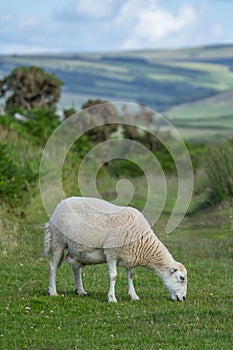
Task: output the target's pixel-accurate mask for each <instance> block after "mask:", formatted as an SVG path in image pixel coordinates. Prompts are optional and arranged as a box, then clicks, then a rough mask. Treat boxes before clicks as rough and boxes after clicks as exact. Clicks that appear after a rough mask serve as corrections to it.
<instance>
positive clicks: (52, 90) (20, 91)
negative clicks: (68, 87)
mask: <svg viewBox="0 0 233 350" xmlns="http://www.w3.org/2000/svg"><path fill="white" fill-rule="evenodd" d="M61 85H62V82H61V81H60V80H59V79H58V78H57V77H56V76H55V75H53V74H50V73H46V72H45V71H44V70H43V69H42V68H39V67H33V66H32V67H18V68H15V69H14V70H13V71H12V72H11V73H10V74H9V75H8V76H6V77H4V78H3V79H2V80H0V97H4V96H5V95H6V94H9V93H10V96H9V97H7V99H6V108H11V107H14V106H17V107H20V108H25V109H31V108H38V107H39V108H45V107H46V108H48V107H49V108H50V107H52V106H54V104H55V103H56V102H57V101H58V100H59V98H60V94H61Z"/></svg>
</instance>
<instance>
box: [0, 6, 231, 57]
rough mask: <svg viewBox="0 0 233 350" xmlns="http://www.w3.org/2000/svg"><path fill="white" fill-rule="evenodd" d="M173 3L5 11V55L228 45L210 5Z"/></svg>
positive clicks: (0, 21)
mask: <svg viewBox="0 0 233 350" xmlns="http://www.w3.org/2000/svg"><path fill="white" fill-rule="evenodd" d="M174 3H175V1H173V10H171V8H170V6H168V5H167V3H166V2H162V0H115V1H114V0H70V1H67V2H66V5H65V7H63V8H61V5H60V8H59V2H58V3H57V7H58V9H56V10H55V9H53V10H52V9H50V11H49V10H48V11H46V9H45V11H44V12H41V13H40V14H39V15H37V14H36V13H33V14H32V15H30V14H29V13H27V14H26V13H25V12H24V11H20V10H19V9H18V10H17V9H15V10H14V11H11V12H6V11H5V12H3V11H2V12H1V13H0V28H1V37H0V52H2V53H8V52H10V53H27V52H30V53H32V52H45V51H47V52H57V51H69V52H71V51H73V52H74V51H76V52H77V51H79V52H80V51H103V50H105V51H108V50H119V49H140V48H152V49H155V48H160V47H167V48H168V47H184V46H193V45H200V44H205V43H210V42H212V43H213V42H214V41H216V40H219V39H221V40H224V38H225V36H226V35H227V24H225V22H224V23H222V21H221V19H218V20H217V19H215V17H213V16H211V17H210V14H211V11H210V10H211V9H210V7H209V6H207V5H203V4H199V5H198V4H195V3H194V2H192V5H191V3H190V2H187V3H188V4H187V3H186V5H184V2H183V1H182V2H178V1H177V2H176V5H174ZM182 4H183V5H182ZM194 4H195V5H194ZM174 6H175V7H174ZM229 35H231V34H228V36H229Z"/></svg>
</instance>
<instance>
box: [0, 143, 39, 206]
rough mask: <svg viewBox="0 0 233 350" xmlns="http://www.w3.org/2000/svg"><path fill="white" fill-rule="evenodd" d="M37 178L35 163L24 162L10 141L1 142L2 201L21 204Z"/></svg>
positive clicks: (0, 186) (14, 204) (0, 182)
mask: <svg viewBox="0 0 233 350" xmlns="http://www.w3.org/2000/svg"><path fill="white" fill-rule="evenodd" d="M32 163H33V162H32ZM36 178H37V170H36V167H34V166H33V164H31V163H29V162H28V163H22V161H21V160H20V157H19V156H18V155H17V152H16V151H15V150H14V149H13V148H12V147H11V146H10V145H9V144H8V143H6V142H4V143H0V200H1V201H3V202H5V203H7V204H9V205H10V206H11V207H16V206H19V205H20V204H21V203H22V199H23V197H24V195H25V193H26V192H27V191H28V189H29V188H30V185H31V184H32V183H34V182H35V180H36Z"/></svg>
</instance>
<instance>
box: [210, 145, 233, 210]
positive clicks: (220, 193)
mask: <svg viewBox="0 0 233 350" xmlns="http://www.w3.org/2000/svg"><path fill="white" fill-rule="evenodd" d="M204 162H205V164H204V166H205V170H206V174H207V178H208V196H207V201H208V203H210V204H217V203H221V202H224V201H227V200H231V199H232V198H233V141H232V140H231V141H225V142H223V143H222V144H220V145H218V146H214V147H213V146H212V147H209V148H208V150H207V151H206V153H205V157H204Z"/></svg>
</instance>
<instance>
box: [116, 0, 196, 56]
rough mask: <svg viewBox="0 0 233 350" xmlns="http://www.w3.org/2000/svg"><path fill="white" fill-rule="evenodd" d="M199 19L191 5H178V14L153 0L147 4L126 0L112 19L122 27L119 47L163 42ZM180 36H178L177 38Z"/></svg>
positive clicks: (174, 37) (187, 28)
mask: <svg viewBox="0 0 233 350" xmlns="http://www.w3.org/2000/svg"><path fill="white" fill-rule="evenodd" d="M197 21H198V13H197V11H196V10H195V9H194V8H193V7H192V6H191V5H184V6H181V7H180V8H179V9H178V11H177V14H173V13H172V12H169V11H168V10H166V9H165V8H164V7H162V6H160V5H159V4H158V2H157V1H156V0H150V1H149V2H148V5H147V6H145V3H144V2H143V1H141V0H128V1H127V2H126V3H125V4H124V5H123V7H122V9H121V11H120V13H119V15H118V17H117V18H116V20H115V24H116V25H120V26H121V27H125V29H127V30H126V31H125V39H124V41H123V43H122V48H124V49H132V48H140V47H157V46H158V45H160V46H164V44H165V45H166V44H167V40H168V41H169V45H171V44H172V43H171V39H172V38H173V44H176V43H175V41H176V37H177V36H178V37H181V36H183V33H184V32H185V31H187V30H189V28H192V27H193V26H194V25H195V24H196V22H197ZM177 39H179V38H177Z"/></svg>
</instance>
